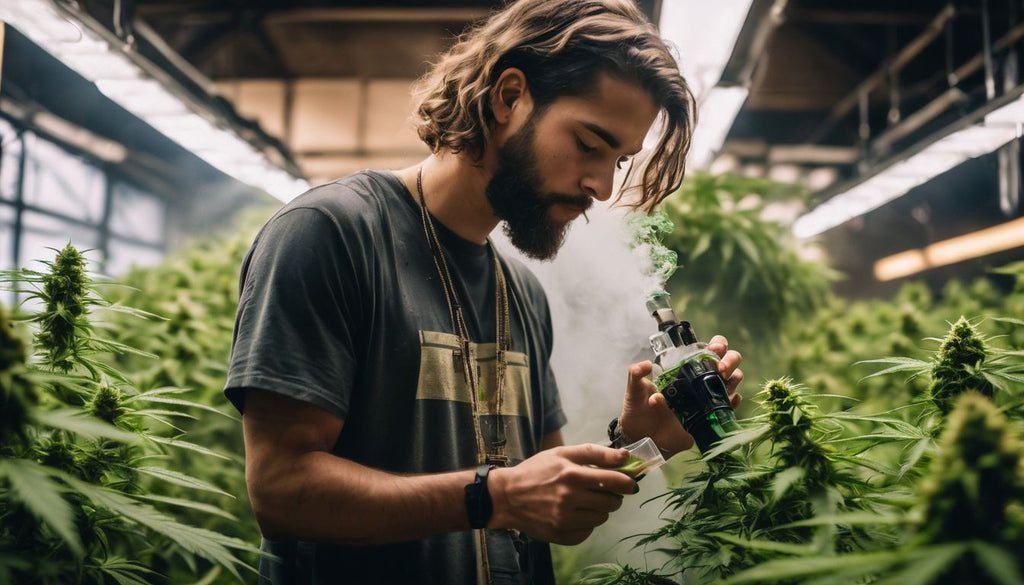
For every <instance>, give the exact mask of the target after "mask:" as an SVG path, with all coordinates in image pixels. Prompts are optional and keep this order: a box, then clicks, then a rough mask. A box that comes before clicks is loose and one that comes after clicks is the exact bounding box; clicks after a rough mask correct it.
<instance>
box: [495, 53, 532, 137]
mask: <svg viewBox="0 0 1024 585" xmlns="http://www.w3.org/2000/svg"><path fill="white" fill-rule="evenodd" d="M532 105H533V101H532V99H531V98H530V90H529V87H527V84H526V74H525V73H523V72H522V70H520V69H516V68H515V67H509V68H508V69H506V70H504V71H502V72H501V75H499V76H498V80H497V81H496V82H494V87H493V88H492V89H491V112H492V113H493V114H494V121H495V122H497V123H498V124H508V123H509V121H510V120H511V119H512V111H513V108H522V107H529V106H532Z"/></svg>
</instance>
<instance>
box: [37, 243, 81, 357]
mask: <svg viewBox="0 0 1024 585" xmlns="http://www.w3.org/2000/svg"><path fill="white" fill-rule="evenodd" d="M49 266H50V273H49V274H46V275H45V276H44V277H43V297H44V298H45V299H46V311H45V312H44V313H42V314H41V315H40V317H39V322H40V330H39V333H38V334H37V335H36V339H37V340H38V342H39V344H40V345H41V346H42V347H44V348H46V354H47V362H48V363H49V364H50V365H51V366H52V367H53V368H54V369H57V370H60V371H62V372H68V371H70V370H71V368H72V367H74V364H75V361H74V356H75V355H76V353H77V345H76V343H75V324H76V322H77V321H78V318H79V317H80V316H81V315H82V314H84V313H85V311H86V304H85V296H86V286H87V284H88V281H87V279H86V275H85V257H84V256H82V253H81V252H79V251H78V250H77V249H76V248H75V247H74V246H72V245H71V244H68V245H67V246H65V247H64V249H63V250H61V251H60V252H58V253H57V257H56V258H55V259H54V261H53V262H52V263H49Z"/></svg>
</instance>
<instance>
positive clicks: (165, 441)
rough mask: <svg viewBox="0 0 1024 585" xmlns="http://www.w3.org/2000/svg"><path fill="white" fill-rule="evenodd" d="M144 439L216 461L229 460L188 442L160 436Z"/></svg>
mask: <svg viewBox="0 0 1024 585" xmlns="http://www.w3.org/2000/svg"><path fill="white" fill-rule="evenodd" d="M146 439H148V440H150V441H153V442H154V443H159V444H161V445H167V446H168V447H174V448H177V449H187V450H189V451H194V452H196V453H201V454H203V455H209V456H210V457H216V458H218V459H225V460H228V461H230V459H231V458H230V457H228V456H227V455H222V454H220V453H217V452H216V451H213V450H211V449H207V448H206V447H203V446H202V445H196V444H195V443H190V442H188V441H182V440H180V439H170V438H167V437H161V436H158V435H146Z"/></svg>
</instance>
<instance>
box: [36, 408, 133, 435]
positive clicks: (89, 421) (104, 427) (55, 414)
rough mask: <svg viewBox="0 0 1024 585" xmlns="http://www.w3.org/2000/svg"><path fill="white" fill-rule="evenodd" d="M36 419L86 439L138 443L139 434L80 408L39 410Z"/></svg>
mask: <svg viewBox="0 0 1024 585" xmlns="http://www.w3.org/2000/svg"><path fill="white" fill-rule="evenodd" d="M34 416H35V419H36V420H37V421H38V422H40V423H42V424H44V425H46V426H49V427H53V428H55V429H60V430H63V431H68V432H71V433H75V434H77V435H79V436H81V437H84V438H86V439H112V440H115V441H120V442H122V443H137V442H138V441H139V436H138V435H136V434H134V433H129V432H128V431H125V430H122V429H119V428H117V427H115V426H114V425H112V424H109V423H106V422H104V421H102V420H100V419H98V418H94V417H92V416H89V415H87V414H84V413H82V412H81V411H78V410H72V409H61V410H48V411H37V412H36V413H35V414H34Z"/></svg>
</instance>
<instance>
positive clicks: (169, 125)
mask: <svg viewBox="0 0 1024 585" xmlns="http://www.w3.org/2000/svg"><path fill="white" fill-rule="evenodd" d="M0 21H3V22H6V23H8V24H9V25H11V26H13V27H14V28H16V29H18V30H19V31H20V32H21V33H22V34H24V35H25V36H26V37H28V38H29V39H30V40H31V41H32V42H33V43H35V44H36V45H38V46H39V47H41V48H42V49H43V50H45V51H46V52H48V53H50V54H51V55H53V56H54V57H55V58H57V59H59V60H60V61H61V62H62V63H64V64H65V65H67V66H68V67H69V68H71V69H72V70H74V71H75V72H76V73H78V74H79V75H81V76H82V77H84V78H85V79H87V80H89V81H91V82H93V83H94V84H96V87H97V89H99V91H100V92H102V93H103V94H104V95H105V96H107V97H108V98H110V100H111V101H113V102H115V103H117V104H118V105H120V106H121V107H123V108H124V109H125V110H127V111H129V112H131V113H132V114H133V115H135V116H137V117H138V118H139V119H141V120H142V121H144V122H146V123H147V124H149V125H150V126H152V127H153V128H154V129H156V130H157V131H159V132H160V133H162V134H164V135H165V136H167V137H168V138H170V139H171V140H173V141H174V142H177V143H178V144H179V145H181V146H182V147H183V148H185V149H187V150H189V151H191V152H193V153H195V154H196V155H197V156H199V157H200V158H202V159H203V160H205V161H206V162H207V163H209V164H210V165H211V166H213V167H215V168H217V169H219V170H220V171H222V172H223V173H225V174H227V175H230V176H232V177H234V178H235V179H238V180H239V181H241V182H243V183H246V184H248V185H251V186H253V187H256V188H259V189H263V190H264V191H266V192H267V193H269V194H270V195H272V196H274V197H276V198H277V199H280V200H281V201H285V202H287V201H289V200H290V199H292V198H293V197H295V196H297V195H299V194H300V193H302V192H303V191H305V190H306V189H308V188H309V184H308V183H307V182H306V181H305V179H303V178H301V177H295V176H293V175H292V174H290V173H289V172H288V171H286V170H284V169H283V168H281V164H279V163H280V162H283V161H278V162H276V163H275V161H274V160H272V159H273V155H275V154H278V153H276V152H275V153H270V154H268V153H267V152H266V151H263V150H260V149H258V148H257V147H256V146H254V145H253V144H252V143H250V142H249V141H248V140H245V139H244V138H242V137H241V136H239V135H238V133H236V131H235V130H234V128H233V127H232V126H231V125H230V124H228V123H226V122H225V121H223V120H220V119H218V118H217V117H216V116H214V115H213V114H211V113H210V112H209V110H208V109H207V108H205V107H204V106H203V105H202V104H201V103H200V102H198V101H196V100H195V99H193V98H191V97H189V96H188V95H187V93H186V92H185V91H184V90H183V89H182V88H181V87H180V86H179V85H178V84H177V82H175V81H174V80H173V79H171V78H170V77H169V76H168V75H166V74H165V73H164V72H162V71H160V70H159V69H157V68H156V67H154V66H152V65H151V64H149V63H148V62H145V61H144V59H143V58H142V57H140V56H139V55H137V54H134V53H132V52H131V51H130V49H128V48H127V47H126V46H125V45H124V43H122V42H121V41H120V39H118V38H117V37H115V36H113V35H112V34H111V33H110V32H109V31H107V30H106V29H104V28H103V27H102V26H100V25H99V24H97V23H95V22H93V21H92V20H91V19H90V18H89V17H88V16H86V15H82V14H72V13H71V12H69V11H68V10H67V9H66V8H64V7H63V6H60V5H58V4H56V3H54V2H51V1H50V0H17V1H4V2H0ZM277 158H280V156H277Z"/></svg>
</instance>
